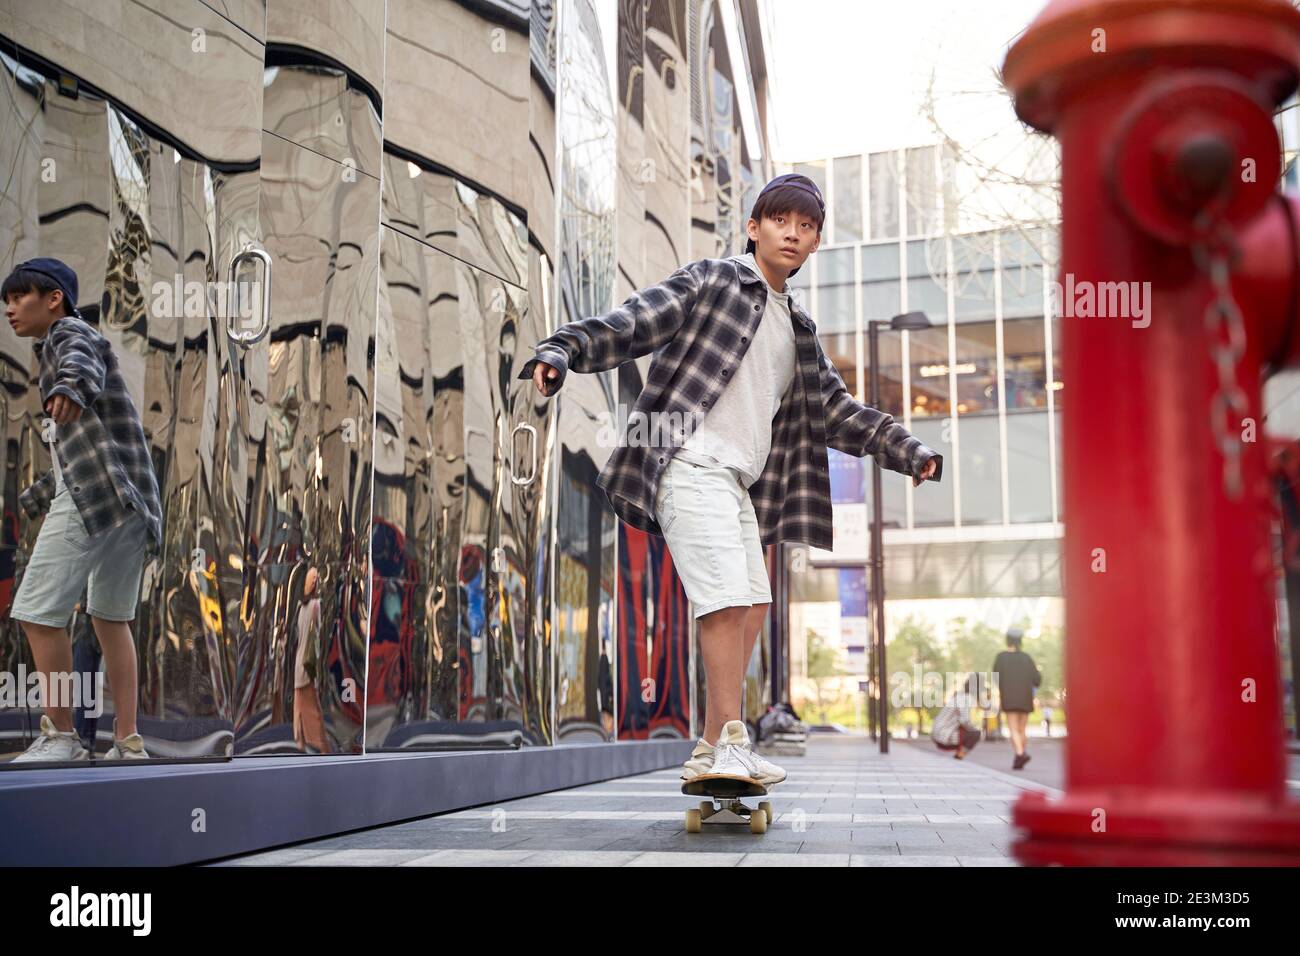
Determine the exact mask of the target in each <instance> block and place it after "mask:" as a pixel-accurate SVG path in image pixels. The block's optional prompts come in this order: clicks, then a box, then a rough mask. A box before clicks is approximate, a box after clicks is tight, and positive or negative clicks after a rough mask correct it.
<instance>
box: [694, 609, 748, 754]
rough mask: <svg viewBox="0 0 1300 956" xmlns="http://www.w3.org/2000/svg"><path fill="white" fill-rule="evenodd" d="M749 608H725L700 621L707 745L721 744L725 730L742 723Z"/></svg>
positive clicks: (705, 616) (707, 615)
mask: <svg viewBox="0 0 1300 956" xmlns="http://www.w3.org/2000/svg"><path fill="white" fill-rule="evenodd" d="M748 615H749V607H748V606H744V607H724V608H722V609H721V610H718V611H714V612H713V613H712V614H706V615H704V617H702V618H700V656H701V657H703V658H704V685H705V693H706V694H707V696H708V703H707V706H706V720H705V723H704V741H705V743H709V744H716V743H717V742H718V735H719V734H721V733H722V726H723V724H725V723H726V722H727V721H729V720H739V719H740V682H741V679H742V677H743V676H744V670H743V669H744V666H745V665H744V661H743V659H742V658H741V656H740V654H741V648H742V645H743V644H744V638H745V634H744V631H745V622H746V618H747V617H748Z"/></svg>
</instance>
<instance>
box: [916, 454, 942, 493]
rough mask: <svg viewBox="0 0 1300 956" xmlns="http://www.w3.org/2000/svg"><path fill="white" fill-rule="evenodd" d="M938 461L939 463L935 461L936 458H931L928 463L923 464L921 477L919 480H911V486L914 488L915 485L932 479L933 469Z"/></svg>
mask: <svg viewBox="0 0 1300 956" xmlns="http://www.w3.org/2000/svg"><path fill="white" fill-rule="evenodd" d="M938 461H939V459H937V458H931V459H930V460H929V461H927V462H926V463H925V467H924V468H922V469H921V477H920V478H913V479H912V485H913V487H915V486H916V485H919V484H920V483H921V482H923V481H925V480H926V479H927V478H933V477H934V468H935V464H936V463H937V462H938Z"/></svg>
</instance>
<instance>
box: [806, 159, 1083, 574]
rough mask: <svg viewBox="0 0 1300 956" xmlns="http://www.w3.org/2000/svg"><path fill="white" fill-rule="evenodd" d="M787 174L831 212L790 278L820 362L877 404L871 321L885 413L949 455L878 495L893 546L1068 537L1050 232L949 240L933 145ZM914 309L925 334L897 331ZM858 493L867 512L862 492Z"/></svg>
mask: <svg viewBox="0 0 1300 956" xmlns="http://www.w3.org/2000/svg"><path fill="white" fill-rule="evenodd" d="M791 168H792V170H793V171H795V172H801V173H805V174H806V175H809V176H812V177H813V178H814V179H816V180H818V181H819V182H820V183H821V184H822V185H823V188H824V190H825V192H826V197H827V204H828V207H829V208H830V210H831V214H830V215H829V216H828V220H827V223H826V228H825V230H824V232H823V237H822V246H821V248H820V249H819V250H818V251H817V253H816V254H815V255H813V256H812V258H811V259H810V264H811V266H812V267H811V268H810V269H803V270H800V273H799V275H797V276H795V277H794V279H793V280H791V285H792V286H795V287H797V288H798V289H799V293H798V294H799V295H800V296H802V297H803V299H804V302H805V303H806V304H807V306H808V307H809V308H810V310H811V314H812V315H813V317H814V318H815V319H816V321H817V326H818V331H819V332H820V334H821V337H822V344H823V347H824V348H825V350H826V354H827V356H828V357H829V358H830V359H831V361H833V362H834V363H835V366H836V368H837V369H838V370H839V372H840V374H841V375H842V376H843V378H844V382H845V384H846V385H847V386H848V388H849V391H850V392H853V393H854V394H855V397H856V398H858V399H859V400H861V401H866V400H868V398H869V396H870V391H871V389H870V379H869V375H870V373H871V369H870V368H869V361H868V360H869V356H868V328H869V323H871V322H882V323H886V326H885V327H883V328H882V329H881V331H880V335H879V351H880V366H879V368H878V369H877V372H876V373H877V375H878V377H879V393H880V396H881V402H880V407H881V409H882V410H884V411H886V412H888V413H889V414H891V415H893V416H894V417H895V418H896V419H897V420H898V421H899V422H901V423H903V425H904V426H905V427H906V428H908V430H909V431H911V432H912V433H913V434H915V435H916V436H917V437H919V438H920V439H921V440H923V441H924V442H925V443H926V444H928V445H929V446H931V447H932V448H934V449H936V450H938V451H940V452H942V453H943V454H944V462H945V465H944V480H943V482H941V483H939V484H937V485H936V484H927V485H925V486H923V487H922V488H919V489H915V490H913V488H912V487H911V485H910V484H908V483H906V482H898V481H888V480H887V481H886V482H885V486H886V487H885V490H884V499H883V510H884V521H885V527H886V528H887V529H891V531H892V532H893V533H892V534H891V535H890V536H889V538H887V541H888V542H892V543H895V544H903V543H905V542H907V541H909V540H911V539H910V538H909V537H908V535H907V532H913V531H921V530H923V529H947V530H954V529H970V528H973V529H978V528H981V527H989V528H998V529H1000V531H999V532H998V533H999V535H1000V536H1003V537H1005V536H1006V535H1007V534H1012V535H1014V534H1015V533H1016V528H1017V527H1020V526H1030V525H1033V526H1042V525H1055V524H1057V523H1059V521H1060V517H1061V516H1060V501H1061V498H1060V487H1061V483H1060V464H1061V463H1060V460H1059V456H1057V455H1056V453H1055V449H1056V446H1057V442H1056V432H1057V426H1058V424H1059V415H1060V410H1061V403H1062V400H1063V396H1064V392H1063V383H1062V382H1061V381H1060V378H1059V376H1058V375H1057V374H1056V373H1055V368H1056V367H1057V366H1058V365H1059V361H1057V358H1058V356H1057V353H1056V349H1055V346H1054V344H1053V343H1054V341H1055V339H1056V336H1055V335H1054V332H1055V329H1056V324H1055V321H1054V320H1053V318H1052V316H1051V290H1050V288H1049V283H1050V282H1051V281H1052V276H1053V267H1052V266H1051V264H1050V259H1051V257H1053V256H1054V252H1053V248H1054V244H1055V240H1056V235H1055V230H1050V229H1042V228H1037V227H1034V228H1024V229H1022V228H1018V227H1006V228H1001V229H997V230H991V231H982V232H966V233H961V232H955V231H954V230H952V229H950V228H946V227H945V225H944V224H945V222H951V221H953V220H954V219H955V212H954V211H953V210H951V209H946V208H945V198H946V197H951V196H952V195H953V189H952V188H951V184H949V183H946V182H945V176H951V175H952V171H951V164H948V163H945V162H944V157H943V155H942V153H941V151H940V149H939V148H938V147H920V148H914V149H905V150H897V151H892V152H884V153H873V154H870V155H865V156H847V157H836V158H833V159H827V160H818V161H814V162H806V163H797V164H794V165H793V166H792V167H791ZM1045 256H1046V257H1047V258H1048V260H1049V262H1048V264H1046V265H1045V262H1044V259H1045ZM918 311H919V312H923V313H924V314H925V315H926V317H927V318H928V320H929V322H930V326H931V327H930V328H928V329H924V330H921V331H911V332H907V331H902V332H894V331H890V330H889V329H888V327H887V323H888V322H889V320H890V319H891V318H892V317H894V316H896V315H899V314H902V313H906V312H918ZM832 455H834V456H841V457H843V456H842V455H841V453H840V452H836V451H834V450H832ZM835 467H836V465H834V464H833V465H832V468H833V469H834V468H835ZM865 486H866V487H865V490H864V491H863V493H862V494H863V497H862V498H861V503H862V504H863V506H864V513H865V510H867V509H869V507H870V504H871V500H870V497H869V495H870V481H869V480H866V481H865ZM855 520H856V519H855ZM1039 530H1040V529H1035V533H1038V532H1039ZM976 534H978V533H977V532H976ZM965 537H966V538H967V539H970V535H969V534H968V535H966V536H965ZM836 550H837V554H838V552H839V547H838V545H837V549H836ZM933 596H936V597H937V596H942V595H938V594H936V595H933Z"/></svg>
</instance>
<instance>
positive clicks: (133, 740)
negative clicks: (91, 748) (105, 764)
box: [100, 717, 149, 760]
mask: <svg viewBox="0 0 1300 956" xmlns="http://www.w3.org/2000/svg"><path fill="white" fill-rule="evenodd" d="M100 759H101V760H148V759H149V752H148V751H147V750H145V749H144V738H143V737H141V736H140V735H139V734H131V735H129V736H127V737H123V738H122V739H121V740H118V739H117V718H116V717H114V718H113V746H111V747H109V748H108V753H106V754H104V756H103V757H101V758H100Z"/></svg>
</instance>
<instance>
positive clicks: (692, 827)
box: [686, 809, 700, 833]
mask: <svg viewBox="0 0 1300 956" xmlns="http://www.w3.org/2000/svg"><path fill="white" fill-rule="evenodd" d="M686 832H687V833H699V832H700V811H699V810H696V809H690V810H687V811H686Z"/></svg>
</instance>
